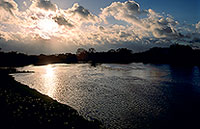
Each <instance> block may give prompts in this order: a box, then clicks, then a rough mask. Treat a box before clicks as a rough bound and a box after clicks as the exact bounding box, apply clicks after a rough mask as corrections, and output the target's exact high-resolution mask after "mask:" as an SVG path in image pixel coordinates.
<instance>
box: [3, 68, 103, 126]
mask: <svg viewBox="0 0 200 129" xmlns="http://www.w3.org/2000/svg"><path fill="white" fill-rule="evenodd" d="M8 73H9V72H8V71H7V70H0V78H1V82H0V83H1V84H0V125H1V127H0V128H6V129H9V128H17V129H21V128H27V129H49V128H57V129H64V128H65V129H73V128H74V129H75V128H78V129H98V128H102V127H101V125H100V123H99V122H98V121H87V120H85V119H84V118H83V117H81V116H79V114H78V113H77V111H75V110H74V109H72V108H70V107H69V106H67V105H63V104H60V103H58V102H57V101H55V100H53V99H51V98H50V97H48V96H46V95H42V94H40V93H38V92H37V91H36V90H34V89H30V88H29V87H28V86H25V85H22V84H20V83H18V82H16V81H15V80H14V79H13V77H11V76H9V75H8Z"/></svg>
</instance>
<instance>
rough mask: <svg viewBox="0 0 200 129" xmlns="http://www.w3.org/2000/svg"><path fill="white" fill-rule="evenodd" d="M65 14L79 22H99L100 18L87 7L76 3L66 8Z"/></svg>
mask: <svg viewBox="0 0 200 129" xmlns="http://www.w3.org/2000/svg"><path fill="white" fill-rule="evenodd" d="M65 15H66V16H67V17H69V18H70V19H71V20H72V21H74V22H77V23H80V22H81V23H82V22H91V23H96V22H99V18H98V17H97V16H95V15H93V14H92V13H91V12H89V10H87V9H85V8H84V7H83V6H81V5H79V4H78V3H75V4H74V5H73V6H72V8H69V9H67V10H65Z"/></svg>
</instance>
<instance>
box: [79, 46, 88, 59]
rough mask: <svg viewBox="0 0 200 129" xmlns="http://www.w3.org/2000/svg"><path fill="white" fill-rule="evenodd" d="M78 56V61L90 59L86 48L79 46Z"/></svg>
mask: <svg viewBox="0 0 200 129" xmlns="http://www.w3.org/2000/svg"><path fill="white" fill-rule="evenodd" d="M76 56H77V59H78V61H88V52H87V51H86V50H85V49H84V48H78V49H77V51H76Z"/></svg>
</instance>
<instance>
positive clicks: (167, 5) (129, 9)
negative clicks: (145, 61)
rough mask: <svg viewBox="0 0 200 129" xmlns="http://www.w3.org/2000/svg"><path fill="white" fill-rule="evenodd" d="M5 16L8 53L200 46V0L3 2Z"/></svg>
mask: <svg viewBox="0 0 200 129" xmlns="http://www.w3.org/2000/svg"><path fill="white" fill-rule="evenodd" d="M0 13H1V15H0V48H2V50H3V51H19V52H23V53H26V54H41V53H44V54H52V53H66V52H75V51H76V49H77V48H80V47H83V48H86V49H88V48H90V47H94V48H95V49H97V50H98V51H106V50H109V49H113V48H114V49H116V48H120V47H126V48H129V49H131V50H133V51H134V52H139V51H144V50H147V49H149V48H151V47H155V46H159V47H166V46H169V45H171V44H173V43H180V44H186V45H190V46H191V47H194V48H198V47H200V15H199V14H200V1H199V0H167V1H166V0H136V1H132V0H129V1H128V0H117V1H116V0H50V1H49V0H0Z"/></svg>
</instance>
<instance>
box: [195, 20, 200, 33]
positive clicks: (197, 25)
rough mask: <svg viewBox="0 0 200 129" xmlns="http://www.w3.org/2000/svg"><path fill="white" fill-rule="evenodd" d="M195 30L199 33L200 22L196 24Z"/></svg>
mask: <svg viewBox="0 0 200 129" xmlns="http://www.w3.org/2000/svg"><path fill="white" fill-rule="evenodd" d="M195 27H196V29H197V30H198V31H199V32H200V21H199V22H198V23H197V24H196V26H195Z"/></svg>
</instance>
